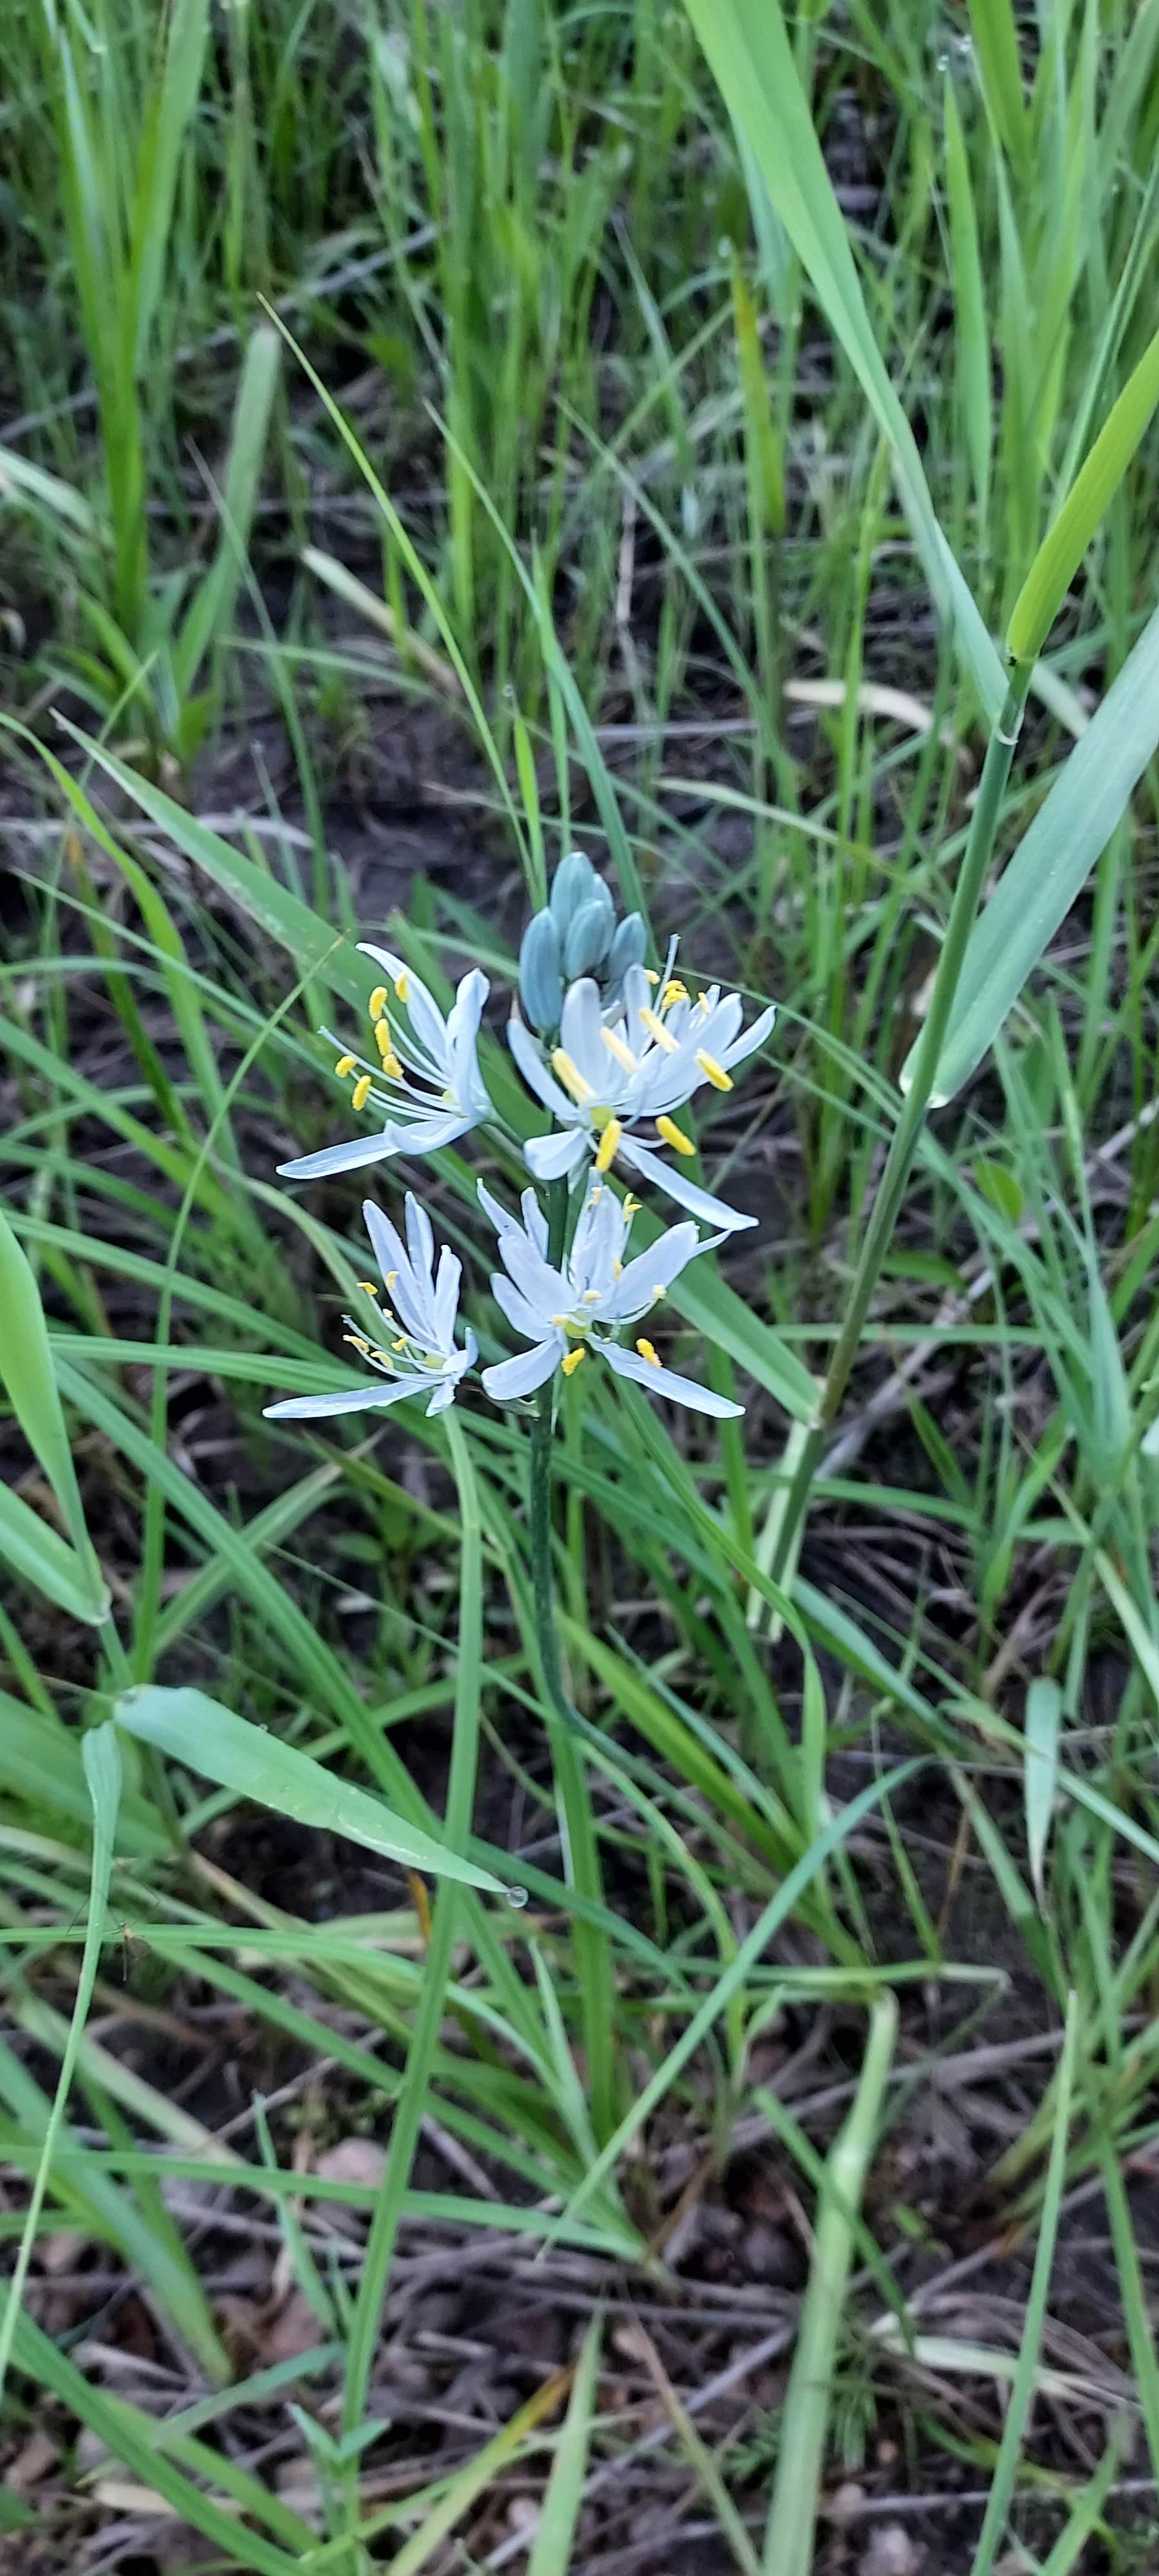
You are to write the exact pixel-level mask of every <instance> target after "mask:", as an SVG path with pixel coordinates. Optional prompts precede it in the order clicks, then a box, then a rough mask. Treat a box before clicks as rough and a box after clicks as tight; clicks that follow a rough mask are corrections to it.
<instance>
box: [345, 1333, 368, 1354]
mask: <svg viewBox="0 0 1159 2576" xmlns="http://www.w3.org/2000/svg"><path fill="white" fill-rule="evenodd" d="M342 1339H343V1341H344V1342H351V1343H352V1344H353V1346H354V1349H355V1350H356V1351H368V1350H369V1349H370V1344H369V1342H368V1341H367V1338H366V1335H365V1333H343V1336H342Z"/></svg>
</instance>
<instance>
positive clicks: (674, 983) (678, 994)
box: [660, 975, 688, 1011]
mask: <svg viewBox="0 0 1159 2576" xmlns="http://www.w3.org/2000/svg"><path fill="white" fill-rule="evenodd" d="M687 1000H688V986H687V984H682V983H681V981H680V977H679V975H670V976H669V978H668V981H667V983H666V985H665V987H664V990H663V992H662V993H661V995H660V1008H661V1010H662V1011H670V1010H671V1008H672V1005H673V1003H674V1002H686V1001H687Z"/></svg>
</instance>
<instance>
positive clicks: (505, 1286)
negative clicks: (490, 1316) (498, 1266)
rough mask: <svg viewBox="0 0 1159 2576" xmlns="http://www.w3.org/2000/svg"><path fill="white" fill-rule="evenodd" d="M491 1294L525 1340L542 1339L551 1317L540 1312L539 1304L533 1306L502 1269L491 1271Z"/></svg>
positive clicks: (534, 1340) (509, 1321) (535, 1340)
mask: <svg viewBox="0 0 1159 2576" xmlns="http://www.w3.org/2000/svg"><path fill="white" fill-rule="evenodd" d="M491 1294H492V1296H493V1297H494V1300H495V1303H496V1305H497V1306H498V1307H500V1308H501V1310H502V1312H503V1314H505V1315H506V1317H507V1321H508V1323H509V1324H510V1325H512V1327H513V1328H514V1330H515V1331H516V1332H517V1333H522V1335H523V1338H524V1341H525V1342H538V1341H539V1340H540V1339H541V1337H542V1334H543V1330H544V1327H545V1325H546V1324H547V1322H548V1321H549V1318H548V1317H547V1316H546V1315H544V1314H542V1313H541V1312H540V1309H539V1307H538V1306H533V1305H532V1304H531V1303H530V1301H529V1299H528V1298H526V1297H524V1296H523V1295H522V1294H521V1292H520V1290H519V1289H518V1288H516V1287H515V1286H514V1285H513V1283H512V1281H511V1280H510V1279H505V1278H504V1276H503V1273H502V1271H501V1270H493V1271H492V1273H491Z"/></svg>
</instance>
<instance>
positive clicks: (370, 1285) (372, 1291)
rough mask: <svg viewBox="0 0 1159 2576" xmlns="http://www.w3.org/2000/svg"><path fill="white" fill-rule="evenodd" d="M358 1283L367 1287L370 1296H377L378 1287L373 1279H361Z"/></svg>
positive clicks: (362, 1286)
mask: <svg viewBox="0 0 1159 2576" xmlns="http://www.w3.org/2000/svg"><path fill="white" fill-rule="evenodd" d="M358 1285H359V1287H360V1288H364V1289H365V1291H366V1294H367V1296H368V1297H377V1295H378V1289H377V1287H376V1285H375V1282H374V1280H373V1279H360V1280H359V1282H358Z"/></svg>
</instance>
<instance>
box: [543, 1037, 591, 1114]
mask: <svg viewBox="0 0 1159 2576" xmlns="http://www.w3.org/2000/svg"><path fill="white" fill-rule="evenodd" d="M551 1069H552V1072H553V1073H557V1074H558V1075H559V1078H560V1081H561V1082H562V1084H563V1086H564V1089H565V1090H567V1091H570V1093H571V1096H572V1099H573V1100H578V1102H579V1104H580V1107H581V1108H582V1107H583V1104H584V1102H585V1100H594V1099H595V1096H596V1095H595V1092H594V1091H593V1089H592V1086H591V1084H590V1082H588V1081H587V1080H586V1079H585V1076H584V1075H583V1074H582V1073H581V1072H580V1069H579V1066H578V1064H576V1063H575V1062H574V1061H573V1059H572V1057H571V1056H570V1055H569V1054H568V1052H567V1049H566V1047H556V1048H555V1050H554V1052H553V1055H552V1059H551Z"/></svg>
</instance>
